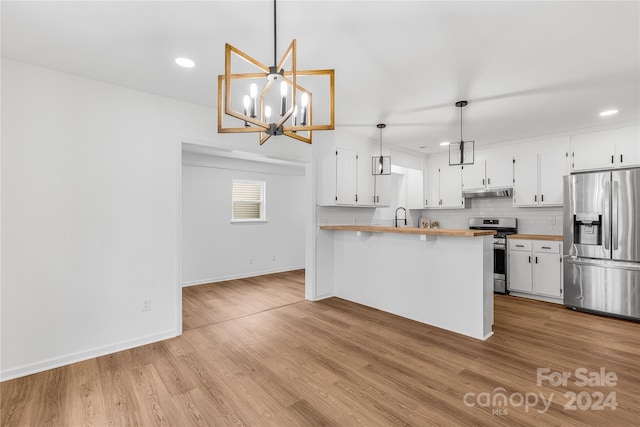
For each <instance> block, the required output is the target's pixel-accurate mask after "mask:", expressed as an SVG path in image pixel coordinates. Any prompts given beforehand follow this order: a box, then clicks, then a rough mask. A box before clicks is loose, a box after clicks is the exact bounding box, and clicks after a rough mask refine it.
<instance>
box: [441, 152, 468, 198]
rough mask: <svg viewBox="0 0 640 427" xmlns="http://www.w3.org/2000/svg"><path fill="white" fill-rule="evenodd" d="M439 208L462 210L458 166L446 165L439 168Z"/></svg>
mask: <svg viewBox="0 0 640 427" xmlns="http://www.w3.org/2000/svg"><path fill="white" fill-rule="evenodd" d="M440 207H441V208H447V209H460V208H464V198H463V197H462V168H461V167H460V166H449V164H448V163H447V164H446V165H443V166H441V167H440Z"/></svg>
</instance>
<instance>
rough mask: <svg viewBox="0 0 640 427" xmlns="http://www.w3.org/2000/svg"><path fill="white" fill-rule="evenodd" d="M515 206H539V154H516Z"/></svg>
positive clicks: (514, 172)
mask: <svg viewBox="0 0 640 427" xmlns="http://www.w3.org/2000/svg"><path fill="white" fill-rule="evenodd" d="M514 160H515V162H514V164H513V206H538V193H539V191H538V153H526V154H516V156H515V157H514Z"/></svg>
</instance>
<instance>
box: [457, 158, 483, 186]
mask: <svg viewBox="0 0 640 427" xmlns="http://www.w3.org/2000/svg"><path fill="white" fill-rule="evenodd" d="M451 167H453V166H451ZM485 184H486V181H485V161H484V160H478V159H476V162H475V163H474V164H472V165H464V166H462V186H463V188H464V189H465V191H471V190H483V189H484V188H485Z"/></svg>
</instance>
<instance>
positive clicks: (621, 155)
mask: <svg viewBox="0 0 640 427" xmlns="http://www.w3.org/2000/svg"><path fill="white" fill-rule="evenodd" d="M620 163H622V154H620Z"/></svg>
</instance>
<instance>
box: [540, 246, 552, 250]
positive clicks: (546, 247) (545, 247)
mask: <svg viewBox="0 0 640 427" xmlns="http://www.w3.org/2000/svg"><path fill="white" fill-rule="evenodd" d="M542 249H551V246H543V247H542Z"/></svg>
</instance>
